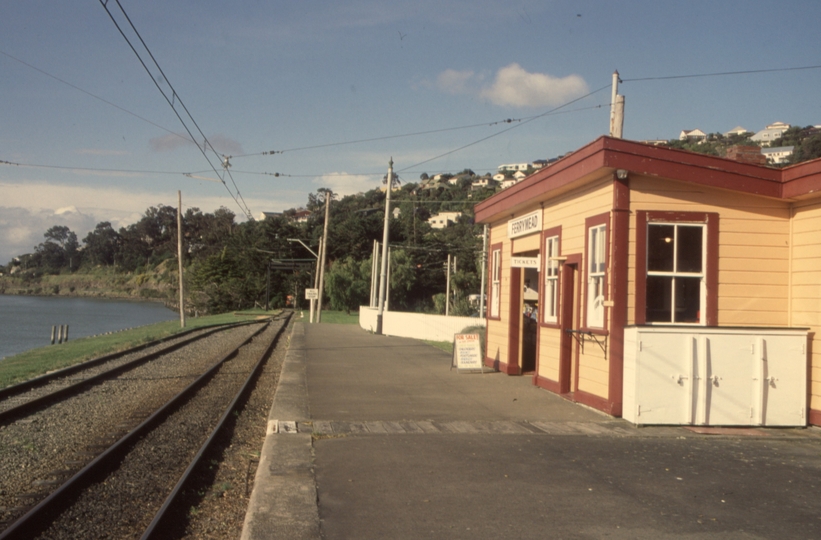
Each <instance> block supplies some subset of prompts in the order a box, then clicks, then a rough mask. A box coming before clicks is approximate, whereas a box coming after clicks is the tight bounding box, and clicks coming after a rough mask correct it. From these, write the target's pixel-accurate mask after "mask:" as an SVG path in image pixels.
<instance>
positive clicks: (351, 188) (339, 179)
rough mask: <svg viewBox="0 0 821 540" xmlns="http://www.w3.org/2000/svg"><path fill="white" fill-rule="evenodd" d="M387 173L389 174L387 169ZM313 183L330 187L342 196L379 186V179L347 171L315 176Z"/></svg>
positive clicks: (318, 186)
mask: <svg viewBox="0 0 821 540" xmlns="http://www.w3.org/2000/svg"><path fill="white" fill-rule="evenodd" d="M385 173H386V174H387V170H386V171H385ZM313 183H314V184H316V185H317V188H320V187H325V188H329V189H330V190H331V191H333V192H334V193H335V194H336V195H339V196H340V197H344V196H345V195H354V194H356V193H360V192H365V191H369V190H371V189H374V188H375V187H379V186H378V180H374V178H373V177H372V176H367V175H357V174H348V173H346V172H339V173H331V174H325V175H322V176H319V177H317V178H315V179H314V180H313Z"/></svg>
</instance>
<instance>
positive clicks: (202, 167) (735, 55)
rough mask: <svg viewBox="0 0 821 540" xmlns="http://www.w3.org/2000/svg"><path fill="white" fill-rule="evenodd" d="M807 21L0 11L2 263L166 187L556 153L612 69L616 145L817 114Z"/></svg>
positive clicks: (603, 90)
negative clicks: (619, 102) (618, 118)
mask: <svg viewBox="0 0 821 540" xmlns="http://www.w3.org/2000/svg"><path fill="white" fill-rule="evenodd" d="M120 6H121V7H122V10H121V9H120ZM126 14H127V17H126ZM129 20H130V23H131V24H132V25H133V28H132V27H131V26H130V25H129ZM819 21H821V2H818V1H817V0H802V1H799V0H785V1H781V2H774V1H772V0H770V1H767V2H762V1H758V0H744V1H740V0H739V1H733V0H727V1H721V2H715V1H702V0H691V1H688V2H673V1H659V0H652V1H639V0H636V1H623V2H609V1H603V0H596V1H584V0H574V1H564V0H557V1H551V0H532V1H531V0H504V1H494V0H430V1H429V0H415V1H413V2H386V1H384V0H383V1H377V0H352V1H341V2H340V1H338V0H337V1H326V0H312V1H302V2H296V1H281V0H274V1H271V0H268V1H250V0H249V1H244V2H217V1H214V0H196V1H193V0H175V1H173V2H169V1H167V0H165V1H158V0H141V1H140V2H136V1H133V0H119V3H118V2H117V0H108V1H107V3H106V5H105V6H104V5H103V4H102V3H101V2H100V1H99V0H84V1H81V2H53V1H40V0H27V1H25V2H6V3H5V4H4V7H3V17H2V18H0V69H1V70H2V77H0V99H2V106H0V264H4V263H5V262H7V261H9V260H10V259H11V258H12V257H13V256H16V255H20V254H23V253H29V252H32V251H33V249H34V247H35V246H36V245H37V244H39V243H41V242H42V241H43V240H44V239H43V233H44V232H45V231H46V230H47V229H48V228H49V227H51V226H54V225H66V226H68V227H70V228H71V230H72V231H74V232H75V233H76V234H77V236H78V237H79V238H80V239H81V240H82V238H84V237H85V235H86V234H87V233H88V232H89V231H91V230H92V229H93V228H94V226H95V225H96V224H97V223H100V222H102V221H109V222H110V223H111V224H112V225H113V226H114V227H115V228H119V227H123V226H127V225H129V224H131V223H134V222H136V221H138V220H139V219H140V217H141V216H142V214H143V213H144V212H145V210H146V209H147V208H149V207H150V206H156V205H169V206H176V205H177V192H178V191H180V192H181V193H182V201H183V206H184V208H189V207H196V208H199V209H200V210H202V211H203V212H213V211H214V210H216V209H218V208H220V207H226V208H228V209H229V210H231V211H232V212H234V213H235V214H237V219H238V221H239V220H243V219H245V214H246V212H248V213H250V214H251V215H252V216H254V217H257V216H259V214H260V212H262V211H274V212H275V211H282V210H285V209H288V208H295V207H299V206H303V205H304V204H305V203H306V202H307V199H308V194H309V193H315V192H316V190H317V189H320V188H330V189H332V190H333V191H334V192H335V193H338V194H340V195H349V194H355V193H358V192H364V191H367V190H370V189H373V188H376V187H379V186H380V182H381V178H382V177H383V176H384V175H385V173H386V172H387V168H388V163H389V161H390V160H391V159H392V160H393V163H394V170H395V172H397V173H398V175H399V177H400V179H401V180H403V181H406V182H415V181H418V180H419V176H420V175H421V174H422V173H424V172H426V173H428V174H435V173H438V172H458V171H461V170H463V169H465V168H470V169H472V170H473V171H475V172H477V173H479V174H484V173H485V172H495V170H496V168H497V167H498V166H499V165H501V164H505V163H523V162H529V161H533V160H536V159H549V158H552V157H556V156H558V155H561V154H564V153H566V152H570V151H573V150H576V149H578V148H580V147H582V146H584V145H585V144H587V143H589V142H591V141H593V140H595V139H596V138H598V137H599V136H601V135H605V134H607V132H608V130H609V102H610V96H611V82H612V74H613V72H614V71H615V70H618V72H619V74H620V77H621V79H622V81H623V82H622V83H621V84H620V85H619V93H620V94H622V95H624V96H625V120H624V137H625V138H627V139H631V140H645V139H671V138H677V137H678V134H679V133H680V131H681V130H684V129H696V128H698V129H701V130H702V131H704V132H706V133H713V132H726V131H729V130H731V129H733V128H735V127H736V126H742V127H744V128H745V129H747V130H749V131H753V132H754V131H758V130H760V129H763V128H764V127H765V126H766V125H767V124H770V123H773V122H776V121H782V122H786V123H789V124H792V125H800V126H806V125H817V124H821V99H819V90H818V89H819V88H821V69H818V68H815V69H792V68H805V67H809V66H819V65H821V57H819V51H821V32H818V22H819ZM115 22H116V24H115ZM117 25H119V27H120V28H122V31H123V33H125V36H126V37H127V38H128V41H127V40H126V39H125V38H124V37H123V35H122V34H121V33H120V31H119V30H118V27H117ZM134 29H136V32H135V30H134ZM129 42H130V43H131V45H130V44H129ZM141 42H142V43H144V44H145V46H144V47H143V46H142V45H141ZM132 45H133V46H134V48H135V49H136V50H137V51H138V52H139V53H140V58H142V59H143V61H144V62H145V64H146V66H147V69H146V68H145V67H144V66H143V65H142V64H141V63H140V58H138V56H137V54H135V52H134V50H132V47H131V46H132ZM151 57H153V58H154V60H155V61H156V65H154V64H153V63H151ZM157 66H159V67H157ZM775 70H779V71H775ZM741 71H745V72H755V73H744V74H728V75H712V76H704V77H682V76H689V75H705V74H717V73H731V72H741ZM180 118H182V119H183V121H181V120H180ZM508 120H510V122H508ZM186 130H188V131H190V132H191V133H192V134H193V135H194V136H195V139H196V140H197V141H198V144H195V143H193V142H192V141H191V137H190V135H189V134H188V132H187V131H186ZM205 141H207V142H205ZM203 148H204V150H203ZM226 156H230V157H229V158H228V160H227V163H228V164H230V167H229V168H228V169H227V171H228V172H229V173H230V174H227V173H226V172H225V171H226V169H224V168H223V166H222V162H223V160H224V159H225V158H226ZM277 174H278V176H277Z"/></svg>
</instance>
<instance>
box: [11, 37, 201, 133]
mask: <svg viewBox="0 0 821 540" xmlns="http://www.w3.org/2000/svg"><path fill="white" fill-rule="evenodd" d="M0 54H2V55H3V56H5V57H7V58H11V59H12V60H14V61H15V62H19V63H20V64H23V65H24V66H26V67H27V68H29V69H33V70H34V71H36V72H38V73H41V74H43V75H45V76H46V77H49V78H51V79H54V80H55V81H57V82H59V83H62V84H64V85H66V86H68V87H70V88H73V89H75V90H77V91H78V92H82V93H83V94H85V95H87V96H90V97H93V98H94V99H97V100H99V101H102V102H103V103H105V104H106V105H110V106H112V107H114V108H115V109H118V110H120V111H122V112H124V113H126V114H130V115H131V116H133V117H134V118H137V119H138V120H142V121H143V122H146V123H147V124H151V125H152V126H154V127H156V128H159V129H161V130H163V131H165V132H168V133H170V134H171V135H174V136H175V137H179V138H180V139H182V140H184V141H186V142H189V143H191V144H196V143H195V142H194V141H192V140H191V139H189V138H187V137H184V136H182V135H180V134H179V133H176V132H174V131H171V130H170V129H168V128H165V127H163V126H161V125H159V124H157V123H156V122H152V121H151V120H149V119H148V118H145V117H142V116H140V115H139V114H137V113H135V112H132V111H129V110H128V109H126V108H124V107H121V106H119V105H117V104H116V103H112V102H111V101H108V100H107V99H105V98H103V97H100V96H98V95H96V94H93V93H91V92H89V91H88V90H85V89H83V88H80V87H79V86H77V85H75V84H72V83H70V82H68V81H66V80H64V79H61V78H60V77H57V76H56V75H52V74H51V73H48V72H47V71H44V70H42V69H40V68H38V67H37V66H33V65H31V64H29V63H28V62H26V61H24V60H21V59H19V58H17V57H15V56H12V55H10V54H9V53H7V52H4V51H0Z"/></svg>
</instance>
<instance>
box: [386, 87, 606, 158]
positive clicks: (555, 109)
mask: <svg viewBox="0 0 821 540" xmlns="http://www.w3.org/2000/svg"><path fill="white" fill-rule="evenodd" d="M610 86H611V85H609V84H607V85H604V86H602V87H601V88H599V89H597V90H594V91H592V92H588V93H587V94H585V95H583V96H579V97H577V98H576V99H572V100H570V101H568V102H566V103H563V104H562V105H559V106H558V107H554V108H553V109H550V110H548V111H545V112H544V113H542V114H538V115H536V116H532V117H530V118H529V119H527V120H524V121H522V122H521V123H519V124H516V125H514V126H510V127H509V128H506V129H503V130H501V131H498V132H496V133H493V134H492V135H488V136H487V137H482V138H481V139H479V140H476V141H473V142H470V143H468V144H466V145H464V146H460V147H459V148H454V149H453V150H449V151H448V152H444V153H442V154H439V155H437V156H434V157H432V158H430V159H426V160H424V161H420V162H419V163H414V164H413V165H410V166H408V167H405V168H404V169H399V170H398V171H397V172H399V173H401V172H406V171H407V170H408V169H412V168H414V167H418V166H419V165H424V164H425V163H430V162H431V161H436V160H437V159H440V158H443V157H445V156H449V155H451V154H455V153H456V152H459V151H461V150H464V149H465V148H470V147H471V146H475V145H477V144H479V143H482V142H484V141H487V140H488V139H492V138H494V137H498V136H499V135H502V134H504V133H507V132H508V131H512V130H514V129H516V128H520V127H522V126H523V125H525V124H528V123H530V122H533V121H534V120H538V119H539V118H543V117H545V116H547V115H549V114H551V113H553V112H555V111H558V110H559V109H563V108H565V107H567V106H568V105H572V104H573V103H576V102H578V101H581V100H582V99H585V98H588V97H590V96H592V95H594V94H597V93H599V92H601V91H602V90H604V89H605V88H610Z"/></svg>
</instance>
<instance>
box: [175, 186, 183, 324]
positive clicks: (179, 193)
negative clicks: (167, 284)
mask: <svg viewBox="0 0 821 540" xmlns="http://www.w3.org/2000/svg"><path fill="white" fill-rule="evenodd" d="M177 268H178V270H179V274H180V328H185V291H184V290H183V285H182V283H183V281H182V191H179V190H177Z"/></svg>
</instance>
